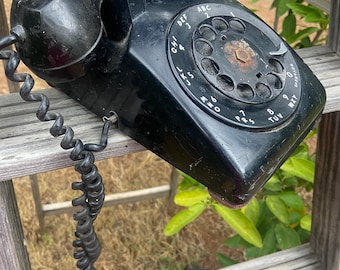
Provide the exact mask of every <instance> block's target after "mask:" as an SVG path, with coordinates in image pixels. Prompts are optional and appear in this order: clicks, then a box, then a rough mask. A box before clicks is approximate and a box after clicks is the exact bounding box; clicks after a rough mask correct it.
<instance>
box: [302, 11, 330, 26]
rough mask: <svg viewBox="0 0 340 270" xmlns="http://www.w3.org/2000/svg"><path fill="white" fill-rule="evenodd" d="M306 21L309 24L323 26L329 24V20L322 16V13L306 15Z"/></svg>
mask: <svg viewBox="0 0 340 270" xmlns="http://www.w3.org/2000/svg"><path fill="white" fill-rule="evenodd" d="M305 21H306V22H309V23H320V24H322V25H327V24H328V18H327V17H324V16H323V14H320V11H313V12H310V13H308V14H307V15H306V17H305Z"/></svg>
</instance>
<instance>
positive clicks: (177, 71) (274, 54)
mask: <svg viewBox="0 0 340 270" xmlns="http://www.w3.org/2000/svg"><path fill="white" fill-rule="evenodd" d="M167 46H168V47H167V51H168V59H169V62H170V66H171V69H172V71H173V73H174V75H175V77H176V79H177V80H178V82H179V83H180V84H181V86H182V88H183V90H184V91H185V92H186V93H187V94H188V95H189V96H190V97H191V98H192V99H193V100H194V101H195V102H196V103H197V104H198V105H199V106H200V107H201V108H202V109H204V110H205V111H206V112H208V113H210V114H211V115H213V116H214V117H217V118H218V119H220V120H221V121H224V122H227V123H231V124H235V125H238V126H242V127H248V128H270V127H275V126H277V125H279V124H282V123H283V122H285V121H286V120H287V119H288V118H289V117H290V116H291V115H292V114H293V113H294V111H295V110H296V108H297V106H298V103H299V101H300V97H301V81H300V75H299V71H298V67H297V65H296V63H295V61H294V58H293V55H292V54H291V53H290V51H289V49H288V47H287V45H286V44H285V43H284V42H283V41H282V40H281V38H280V37H279V36H277V34H276V33H275V32H274V31H273V30H271V29H270V28H269V27H268V26H267V25H266V24H265V23H263V22H262V21H260V20H259V19H258V18H256V17H255V16H252V15H251V14H250V13H249V12H247V11H246V10H244V9H242V8H238V7H234V6H227V5H223V4H212V3H209V4H200V5H197V6H192V7H190V8H187V9H186V10H184V11H182V12H181V13H180V14H179V15H178V16H177V17H176V18H175V19H174V21H173V23H172V25H171V27H170V29H169V33H168V40H167Z"/></svg>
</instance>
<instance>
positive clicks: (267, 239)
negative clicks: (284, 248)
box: [258, 226, 277, 256]
mask: <svg viewBox="0 0 340 270" xmlns="http://www.w3.org/2000/svg"><path fill="white" fill-rule="evenodd" d="M276 244H277V240H276V237H275V227H274V226H272V227H270V228H269V230H268V231H267V232H266V234H265V236H264V238H263V247H262V248H261V249H260V250H259V254H258V256H264V255H267V254H271V253H274V252H275V251H276V250H277V248H276Z"/></svg>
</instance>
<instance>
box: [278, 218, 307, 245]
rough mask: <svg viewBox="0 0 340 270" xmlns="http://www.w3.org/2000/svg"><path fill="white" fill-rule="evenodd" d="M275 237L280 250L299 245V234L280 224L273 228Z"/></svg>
mask: <svg viewBox="0 0 340 270" xmlns="http://www.w3.org/2000/svg"><path fill="white" fill-rule="evenodd" d="M275 236H276V240H277V242H278V244H279V246H280V248H281V249H282V250H284V249H288V248H292V247H295V246H298V245H301V241H300V236H299V234H298V233H297V232H296V231H295V230H293V229H291V228H288V227H287V226H285V225H284V224H282V223H280V224H277V225H276V226H275Z"/></svg>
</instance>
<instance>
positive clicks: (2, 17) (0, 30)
mask: <svg viewBox="0 0 340 270" xmlns="http://www.w3.org/2000/svg"><path fill="white" fill-rule="evenodd" d="M8 35H9V27H8V22H7V16H6V10H5V4H4V1H0V37H5V36H8ZM2 63H3V66H4V67H5V66H6V65H7V61H2ZM6 80H7V84H8V89H9V92H10V93H15V92H18V91H19V84H18V83H16V82H12V81H10V80H8V79H7V78H6Z"/></svg>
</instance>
